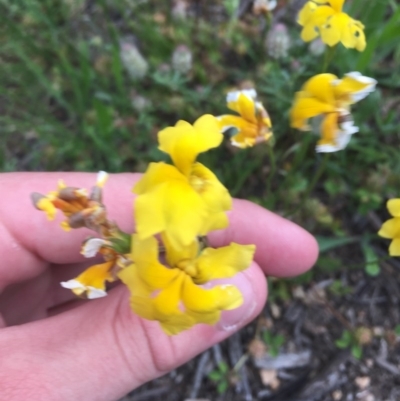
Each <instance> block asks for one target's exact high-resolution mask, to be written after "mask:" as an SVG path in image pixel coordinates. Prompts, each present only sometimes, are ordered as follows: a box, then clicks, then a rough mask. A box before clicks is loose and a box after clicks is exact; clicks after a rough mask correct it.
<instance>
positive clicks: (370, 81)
mask: <svg viewBox="0 0 400 401" xmlns="http://www.w3.org/2000/svg"><path fill="white" fill-rule="evenodd" d="M345 76H347V77H350V78H353V79H355V80H356V81H358V82H361V83H363V84H366V85H368V86H367V87H366V88H364V89H363V90H361V91H358V92H354V93H352V94H351V97H352V100H353V101H354V102H359V101H360V100H362V99H364V98H365V97H367V96H368V95H369V94H370V93H371V92H373V91H374V90H375V86H376V84H377V83H378V81H377V80H376V79H374V78H370V77H365V76H364V75H361V74H360V73H359V72H357V71H353V72H349V73H347V74H345Z"/></svg>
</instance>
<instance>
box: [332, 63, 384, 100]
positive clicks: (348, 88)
mask: <svg viewBox="0 0 400 401" xmlns="http://www.w3.org/2000/svg"><path fill="white" fill-rule="evenodd" d="M376 83H377V82H376V80H375V79H373V78H370V77H365V76H363V75H361V74H360V73H359V72H356V71H354V72H349V73H347V74H345V76H344V78H343V79H341V80H338V81H337V83H336V85H335V84H334V86H333V91H334V94H335V98H336V99H338V101H339V102H344V103H345V104H346V103H347V104H353V103H356V102H358V101H359V100H361V99H364V98H365V97H366V96H368V95H369V94H370V93H371V92H373V91H374V90H375V86H376Z"/></svg>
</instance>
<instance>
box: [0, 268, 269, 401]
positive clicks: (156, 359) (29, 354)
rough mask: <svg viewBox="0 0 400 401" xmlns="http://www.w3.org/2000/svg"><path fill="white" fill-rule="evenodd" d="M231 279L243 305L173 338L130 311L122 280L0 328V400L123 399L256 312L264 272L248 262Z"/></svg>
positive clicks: (261, 299) (261, 298) (263, 291)
mask: <svg viewBox="0 0 400 401" xmlns="http://www.w3.org/2000/svg"><path fill="white" fill-rule="evenodd" d="M232 280H233V282H232ZM232 280H230V281H229V283H232V284H234V285H236V286H237V287H239V289H240V290H241V292H242V294H243V296H244V304H243V305H242V306H241V307H240V308H238V309H236V310H233V311H227V312H223V314H222V318H221V322H220V323H219V324H218V325H217V326H216V327H212V326H206V325H198V326H195V327H193V328H192V329H191V330H189V331H186V332H183V333H181V334H179V335H177V336H175V337H168V336H167V335H166V334H164V333H163V332H162V330H161V328H160V326H159V324H158V323H157V322H150V321H145V320H143V319H141V318H139V317H137V316H136V315H134V314H133V312H132V311H131V310H130V307H129V300H128V298H129V293H128V290H127V289H126V288H125V287H124V286H122V285H121V286H117V287H116V288H114V289H113V290H111V291H110V293H109V295H108V296H107V297H105V298H101V299H97V300H94V301H90V302H87V303H85V304H84V305H81V306H79V307H76V308H74V309H71V310H69V311H67V312H64V313H61V314H59V315H56V316H54V317H51V318H48V319H44V320H40V321H36V322H33V323H28V324H25V325H20V326H14V327H9V328H6V329H3V330H1V331H0V355H1V358H0V387H1V388H2V394H3V397H4V399H7V400H8V401H14V400H15V401H16V400H22V399H28V398H29V399H30V400H32V401H36V400H38V401H39V400H44V399H46V400H54V401H64V400H65V401H69V400H73V399H78V400H79V399H85V400H88V401H103V400H104V401H111V400H116V399H118V398H120V397H122V396H124V395H125V394H126V393H128V392H129V391H131V390H132V389H134V388H136V387H137V386H140V385H141V384H143V383H145V382H146V381H149V380H151V379H154V378H156V377H158V376H161V375H163V374H165V373H166V372H168V371H170V370H172V369H174V368H176V367H178V366H179V365H181V364H183V363H185V362H186V361H188V360H189V359H191V358H193V357H194V356H195V355H197V354H199V353H201V352H202V351H204V350H205V349H207V348H209V347H211V346H212V345H213V344H215V343H217V342H219V341H222V340H223V339H225V338H226V337H228V336H229V335H230V334H232V333H233V331H235V330H237V329H239V328H240V327H242V326H244V325H245V324H246V323H248V322H249V321H250V320H252V319H253V318H254V317H256V316H257V314H258V313H259V312H260V311H261V309H262V307H263V306H264V302H265V297H266V280H265V277H264V275H263V273H262V272H261V269H260V268H259V267H258V265H256V264H255V263H253V264H252V265H251V266H250V267H249V268H248V269H247V270H246V271H244V272H242V273H239V274H238V275H237V276H235V277H234V278H233V279H232Z"/></svg>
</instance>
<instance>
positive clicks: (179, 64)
mask: <svg viewBox="0 0 400 401" xmlns="http://www.w3.org/2000/svg"><path fill="white" fill-rule="evenodd" d="M192 66H193V55H192V52H191V50H190V49H189V47H187V46H185V45H180V46H178V47H177V48H176V49H175V50H174V53H173V54H172V68H173V69H174V70H175V71H177V72H179V73H181V74H187V73H189V72H190V70H191V69H192Z"/></svg>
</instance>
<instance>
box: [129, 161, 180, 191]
mask: <svg viewBox="0 0 400 401" xmlns="http://www.w3.org/2000/svg"><path fill="white" fill-rule="evenodd" d="M167 181H181V182H187V179H186V177H185V176H184V175H183V174H182V173H181V172H180V171H179V170H178V169H177V168H176V167H174V166H171V165H170V164H166V163H163V162H159V163H150V164H149V167H148V168H147V170H146V172H145V173H144V174H143V176H142V178H141V179H140V180H139V181H138V182H137V183H136V185H135V186H134V187H133V192H134V193H135V194H138V195H140V194H143V193H145V192H149V191H151V190H152V189H154V188H155V187H156V186H157V185H159V184H164V183H165V182H167Z"/></svg>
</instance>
